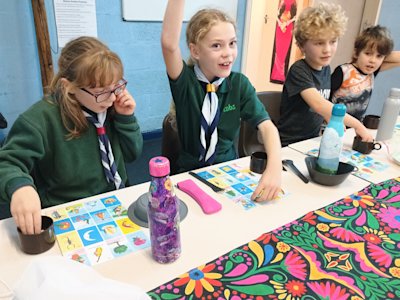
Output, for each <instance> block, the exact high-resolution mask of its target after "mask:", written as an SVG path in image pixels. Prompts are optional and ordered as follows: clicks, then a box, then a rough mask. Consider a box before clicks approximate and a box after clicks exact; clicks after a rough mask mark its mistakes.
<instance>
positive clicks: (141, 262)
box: [0, 147, 368, 291]
mask: <svg viewBox="0 0 400 300" xmlns="http://www.w3.org/2000/svg"><path fill="white" fill-rule="evenodd" d="M304 157H305V156H304V155H303V154H301V153H299V152H298V151H295V150H293V149H290V148H288V147H286V148H284V149H283V150H282V158H287V159H292V160H293V161H294V163H295V165H296V166H297V167H298V168H299V169H300V171H301V172H303V174H305V175H306V176H308V172H307V169H306V165H305V162H304ZM238 161H239V162H242V163H248V164H249V157H246V158H241V159H239V160H238ZM282 174H283V176H282V180H283V185H282V187H283V189H284V190H285V191H286V192H287V193H289V194H288V195H287V196H286V197H285V198H283V199H281V200H279V201H272V202H269V203H265V204H264V205H262V206H259V207H257V208H254V209H251V210H249V211H245V210H244V209H243V208H241V207H239V206H238V205H236V204H234V203H233V202H232V201H230V200H228V199H227V198H225V197H224V196H223V195H220V194H216V193H214V192H212V190H211V189H210V188H209V187H207V186H206V185H204V184H202V183H200V182H199V181H197V180H196V179H194V178H193V177H191V176H189V175H188V174H187V173H183V174H179V175H175V176H173V177H172V178H171V180H172V181H173V182H174V183H175V184H176V183H177V182H179V181H181V180H184V179H187V178H191V179H193V180H194V181H195V182H196V183H198V185H199V186H200V187H202V188H203V189H204V191H206V192H207V193H209V194H210V195H212V196H213V197H215V198H216V199H217V200H218V201H219V202H220V203H221V204H222V210H221V211H219V212H218V213H216V214H214V215H205V214H204V213H203V212H202V210H201V208H200V207H199V206H198V205H197V204H196V202H195V201H194V200H193V199H192V198H191V197H189V196H188V195H187V194H185V193H183V192H182V191H179V190H177V189H176V194H177V196H178V197H179V198H181V199H182V200H183V201H184V202H185V203H186V204H187V206H188V208H189V212H188V215H187V217H186V219H185V220H183V221H182V222H181V226H180V229H181V240H182V255H181V257H180V258H179V259H178V260H177V261H176V262H174V263H171V264H166V265H162V264H159V263H157V262H155V261H154V260H153V259H152V258H151V252H150V249H146V250H141V251H138V252H135V253H132V254H129V255H126V256H123V257H120V258H117V259H113V260H111V261H109V262H105V263H102V264H99V265H96V266H94V269H95V270H96V271H98V272H99V273H100V274H102V275H103V276H105V277H107V278H111V279H115V280H118V281H121V282H127V283H131V284H134V285H137V286H139V287H141V288H142V289H144V290H145V291H148V290H151V289H153V288H155V287H157V286H159V285H161V284H163V283H165V282H167V281H169V280H170V279H173V278H175V277H177V276H179V275H181V274H183V273H185V272H186V271H189V270H190V269H192V268H194V267H197V266H199V265H202V264H204V263H206V262H208V261H210V260H213V259H214V258H216V257H218V256H220V255H222V254H224V253H226V252H228V251H230V250H232V249H234V248H236V247H238V246H240V245H242V244H245V243H247V242H249V241H251V240H253V239H255V238H257V237H258V236H259V235H261V234H262V233H265V232H269V231H271V230H273V229H275V228H277V227H279V226H282V225H284V224H286V223H288V222H290V221H293V220H294V219H297V218H299V217H301V216H303V215H304V214H306V213H307V212H309V211H312V210H316V209H318V208H321V207H324V206H326V205H328V204H330V203H333V202H335V201H336V200H339V199H341V198H343V197H344V196H346V195H349V194H351V193H353V192H356V191H359V190H360V189H362V188H364V187H365V186H367V185H368V183H367V182H366V181H364V180H361V179H359V178H357V177H355V176H349V177H348V179H347V180H346V181H345V182H343V183H342V184H341V185H340V186H337V187H326V186H321V185H318V184H315V183H312V182H310V183H308V184H305V183H303V181H301V180H300V179H299V178H298V177H297V176H295V175H294V174H293V173H292V172H290V171H287V172H282ZM148 188H149V183H144V184H140V185H136V186H132V187H128V188H125V189H122V190H119V191H113V192H110V193H106V194H102V195H97V196H93V197H89V198H86V199H82V200H79V201H87V200H93V199H99V198H104V197H106V196H109V195H116V196H117V197H118V199H120V200H121V202H122V203H123V205H124V206H125V207H128V206H129V205H130V203H132V202H133V201H134V200H136V199H137V197H138V196H140V195H141V194H143V193H145V192H147V191H148ZM79 201H78V202H79ZM70 204H71V202H70V203H68V205H70ZM64 206H65V205H64ZM145 232H147V233H148V231H147V229H145ZM48 255H61V252H60V250H59V248H58V246H57V245H55V246H54V247H53V248H52V249H50V250H49V251H47V252H46V253H43V254H40V255H36V256H35V255H27V254H24V253H22V252H21V250H20V249H19V242H18V236H17V231H16V228H15V225H14V222H13V220H12V219H6V220H2V221H0V279H2V280H3V281H5V282H6V283H7V284H8V285H9V286H11V287H12V286H14V284H15V282H16V281H17V279H18V278H19V276H20V275H21V274H22V272H23V271H24V269H25V267H26V266H27V265H28V263H29V262H30V261H32V260H33V259H34V258H35V257H37V256H48Z"/></svg>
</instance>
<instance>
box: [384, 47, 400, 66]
mask: <svg viewBox="0 0 400 300" xmlns="http://www.w3.org/2000/svg"><path fill="white" fill-rule="evenodd" d="M395 67H400V51H392V52H391V53H390V54H389V55H388V56H386V57H385V59H384V60H383V63H382V66H381V69H380V70H381V71H386V70H389V69H392V68H395Z"/></svg>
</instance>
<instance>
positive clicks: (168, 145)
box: [161, 113, 181, 175]
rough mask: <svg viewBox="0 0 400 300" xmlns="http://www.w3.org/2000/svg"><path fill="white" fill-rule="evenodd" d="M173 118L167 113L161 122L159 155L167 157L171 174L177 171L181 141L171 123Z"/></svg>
mask: <svg viewBox="0 0 400 300" xmlns="http://www.w3.org/2000/svg"><path fill="white" fill-rule="evenodd" d="M173 122H174V118H173V117H172V116H171V114H170V113H168V114H167V115H166V116H165V117H164V120H163V123H162V144H161V155H162V156H164V157H166V158H168V159H169V163H170V169H171V175H173V174H176V173H177V172H178V164H177V161H178V157H179V152H180V150H181V143H180V141H179V135H178V131H177V129H176V128H175V127H174V126H173V125H172V123H173Z"/></svg>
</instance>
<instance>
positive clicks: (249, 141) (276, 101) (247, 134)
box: [238, 91, 282, 157]
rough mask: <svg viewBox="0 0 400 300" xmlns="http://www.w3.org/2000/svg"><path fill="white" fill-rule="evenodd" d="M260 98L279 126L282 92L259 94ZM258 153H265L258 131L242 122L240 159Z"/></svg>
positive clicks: (273, 120)
mask: <svg viewBox="0 0 400 300" xmlns="http://www.w3.org/2000/svg"><path fill="white" fill-rule="evenodd" d="M257 96H258V98H259V99H260V101H261V102H262V103H263V104H264V107H265V109H266V110H267V112H268V114H269V115H270V117H271V120H272V122H273V123H274V124H275V125H277V124H278V121H279V117H280V106H281V96H282V92H281V91H270V92H259V93H257ZM256 151H265V148H264V145H263V143H262V140H261V137H259V135H258V130H257V129H256V128H253V127H252V126H250V124H247V123H246V122H245V121H242V122H241V125H240V134H239V143H238V154H239V157H243V156H249V155H251V154H252V153H253V152H256Z"/></svg>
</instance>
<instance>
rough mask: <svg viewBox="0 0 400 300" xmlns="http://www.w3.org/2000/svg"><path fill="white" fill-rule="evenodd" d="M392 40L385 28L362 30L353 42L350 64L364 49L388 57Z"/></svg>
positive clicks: (378, 26)
mask: <svg viewBox="0 0 400 300" xmlns="http://www.w3.org/2000/svg"><path fill="white" fill-rule="evenodd" d="M393 46H394V45H393V40H392V38H391V36H390V32H389V30H388V29H387V28H386V27H383V26H380V25H376V26H372V27H368V28H366V29H364V30H363V31H362V32H361V34H360V35H359V36H357V38H356V40H355V42H354V54H353V58H352V62H356V61H357V57H358V56H359V55H360V53H361V51H363V50H364V49H368V50H375V49H376V50H377V51H378V53H379V54H380V55H384V56H386V55H388V54H390V53H391V52H392V50H393Z"/></svg>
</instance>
